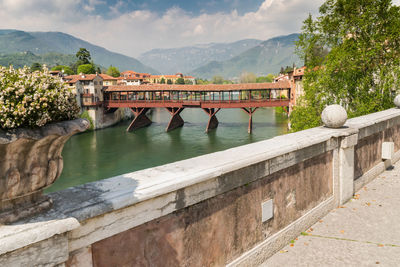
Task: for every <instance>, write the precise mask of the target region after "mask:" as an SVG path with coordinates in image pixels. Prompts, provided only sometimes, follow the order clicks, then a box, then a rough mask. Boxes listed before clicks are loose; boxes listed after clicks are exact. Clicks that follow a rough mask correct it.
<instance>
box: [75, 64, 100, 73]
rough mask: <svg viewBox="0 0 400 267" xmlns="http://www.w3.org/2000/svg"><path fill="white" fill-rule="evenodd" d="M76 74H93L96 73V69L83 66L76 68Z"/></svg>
mask: <svg viewBox="0 0 400 267" xmlns="http://www.w3.org/2000/svg"><path fill="white" fill-rule="evenodd" d="M77 72H78V73H84V74H94V73H96V69H95V68H94V66H93V65H92V64H83V65H80V66H79V67H78V71H77Z"/></svg>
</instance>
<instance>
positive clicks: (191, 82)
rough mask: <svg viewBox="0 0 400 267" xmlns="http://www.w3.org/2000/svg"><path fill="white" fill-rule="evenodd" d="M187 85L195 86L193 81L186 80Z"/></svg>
mask: <svg viewBox="0 0 400 267" xmlns="http://www.w3.org/2000/svg"><path fill="white" fill-rule="evenodd" d="M185 84H189V85H192V84H193V81H192V80H185Z"/></svg>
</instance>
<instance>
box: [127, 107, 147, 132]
mask: <svg viewBox="0 0 400 267" xmlns="http://www.w3.org/2000/svg"><path fill="white" fill-rule="evenodd" d="M149 109H150V108H131V110H132V112H133V114H134V115H135V118H134V119H133V121H132V122H131V124H129V127H128V128H127V129H126V131H127V132H130V131H134V130H137V129H140V128H143V127H146V126H149V125H150V124H151V123H152V121H151V120H150V119H149V118H148V117H147V116H146V112H147V111H148V110H149Z"/></svg>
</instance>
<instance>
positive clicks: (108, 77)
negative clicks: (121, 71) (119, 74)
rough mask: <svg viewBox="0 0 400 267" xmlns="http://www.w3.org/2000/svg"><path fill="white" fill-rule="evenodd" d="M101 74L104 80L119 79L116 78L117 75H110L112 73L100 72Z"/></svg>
mask: <svg viewBox="0 0 400 267" xmlns="http://www.w3.org/2000/svg"><path fill="white" fill-rule="evenodd" d="M99 76H100V77H101V78H103V80H117V78H115V77H113V76H110V75H108V74H104V73H102V74H99Z"/></svg>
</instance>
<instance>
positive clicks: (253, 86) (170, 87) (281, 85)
mask: <svg viewBox="0 0 400 267" xmlns="http://www.w3.org/2000/svg"><path fill="white" fill-rule="evenodd" d="M289 88H290V82H289V81H280V82H276V83H241V84H206V85H180V84H146V85H114V86H106V87H105V89H106V90H105V91H106V92H126V91H236V90H260V89H289Z"/></svg>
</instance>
